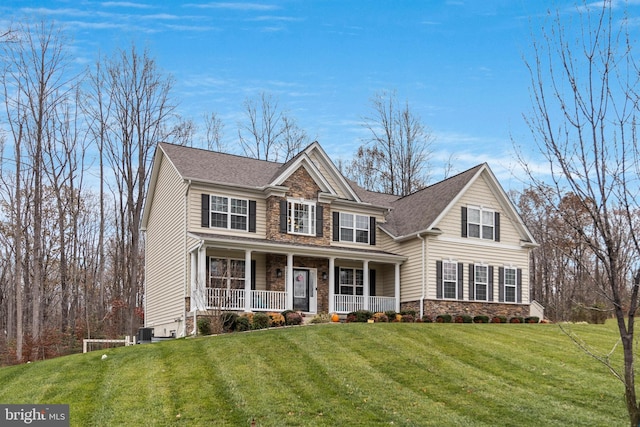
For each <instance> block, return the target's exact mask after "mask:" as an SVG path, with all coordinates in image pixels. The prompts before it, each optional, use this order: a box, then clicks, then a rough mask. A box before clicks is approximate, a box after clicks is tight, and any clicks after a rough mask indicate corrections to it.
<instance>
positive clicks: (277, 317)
mask: <svg viewBox="0 0 640 427" xmlns="http://www.w3.org/2000/svg"><path fill="white" fill-rule="evenodd" d="M267 316H269V326H272V327H278V326H284V323H285V320H284V316H283V315H282V314H280V313H274V312H270V313H267Z"/></svg>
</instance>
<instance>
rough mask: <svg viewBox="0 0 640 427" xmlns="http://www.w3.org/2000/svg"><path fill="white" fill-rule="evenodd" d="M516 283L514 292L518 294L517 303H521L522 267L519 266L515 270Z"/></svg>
mask: <svg viewBox="0 0 640 427" xmlns="http://www.w3.org/2000/svg"><path fill="white" fill-rule="evenodd" d="M516 283H517V285H516V287H517V290H516V292H517V294H518V297H517V298H518V299H517V301H518V304H522V269H521V268H519V269H518V270H517V277H516Z"/></svg>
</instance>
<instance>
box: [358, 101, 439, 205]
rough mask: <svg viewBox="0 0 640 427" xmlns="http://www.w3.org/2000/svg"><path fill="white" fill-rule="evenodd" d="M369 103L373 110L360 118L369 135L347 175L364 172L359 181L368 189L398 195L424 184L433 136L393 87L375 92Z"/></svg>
mask: <svg viewBox="0 0 640 427" xmlns="http://www.w3.org/2000/svg"><path fill="white" fill-rule="evenodd" d="M371 107H372V113H373V114H372V115H371V116H368V117H365V119H364V127H365V128H366V129H367V130H368V131H369V133H370V136H369V137H368V138H367V139H366V140H365V143H364V144H363V145H362V146H361V147H360V148H358V151H357V153H356V156H355V159H354V160H353V162H352V165H351V167H350V168H349V174H350V176H351V177H352V179H355V180H356V181H359V177H360V176H362V174H364V175H363V176H364V177H365V179H363V180H361V182H362V183H363V184H364V187H365V188H367V189H368V190H373V191H381V192H383V193H389V194H396V195H399V196H406V195H407V194H411V193H413V192H414V191H416V190H419V189H420V188H422V187H424V186H425V185H426V183H427V182H428V180H429V176H428V171H427V169H428V168H427V166H428V163H429V159H430V156H431V152H430V147H431V143H432V142H433V136H432V135H431V133H430V132H429V131H428V130H427V128H426V127H425V125H424V124H423V123H422V121H421V119H420V118H419V117H418V116H417V115H416V114H415V113H414V112H413V111H412V110H411V108H410V106H409V103H408V101H407V102H405V103H404V105H402V104H400V103H399V102H398V99H397V94H396V92H395V91H393V92H386V91H383V92H380V93H377V94H376V95H375V96H374V97H373V98H372V99H371Z"/></svg>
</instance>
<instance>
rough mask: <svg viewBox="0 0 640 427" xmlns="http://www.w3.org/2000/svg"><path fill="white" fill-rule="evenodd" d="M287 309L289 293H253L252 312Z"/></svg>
mask: <svg viewBox="0 0 640 427" xmlns="http://www.w3.org/2000/svg"><path fill="white" fill-rule="evenodd" d="M286 309H287V293H286V292H282V291H251V310H253V311H284V310H286Z"/></svg>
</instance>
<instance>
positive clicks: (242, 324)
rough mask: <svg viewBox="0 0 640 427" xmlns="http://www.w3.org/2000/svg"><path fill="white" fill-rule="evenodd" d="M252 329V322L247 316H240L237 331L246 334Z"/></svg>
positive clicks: (237, 320)
mask: <svg viewBox="0 0 640 427" xmlns="http://www.w3.org/2000/svg"><path fill="white" fill-rule="evenodd" d="M250 327H251V321H250V320H249V318H248V317H247V316H240V317H238V318H237V319H236V331H238V332H244V331H248V330H249V328H250Z"/></svg>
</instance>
